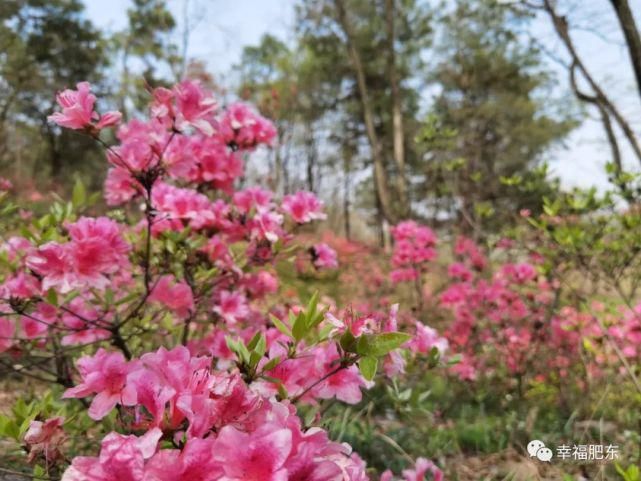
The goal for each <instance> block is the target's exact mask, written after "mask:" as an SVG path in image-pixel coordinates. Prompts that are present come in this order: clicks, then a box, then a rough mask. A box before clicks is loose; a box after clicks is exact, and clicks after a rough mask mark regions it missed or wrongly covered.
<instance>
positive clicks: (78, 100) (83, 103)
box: [48, 82, 122, 130]
mask: <svg viewBox="0 0 641 481" xmlns="http://www.w3.org/2000/svg"><path fill="white" fill-rule="evenodd" d="M76 89H77V90H71V89H67V90H63V91H62V92H60V93H59V94H58V95H57V96H56V101H57V102H58V105H60V107H62V112H56V113H54V114H52V115H50V116H49V117H48V120H49V121H50V122H55V123H56V124H58V125H60V126H61V127H67V128H69V129H74V130H80V129H84V128H87V127H95V128H96V129H102V128H105V127H110V126H113V125H116V124H117V123H118V122H120V118H121V117H122V114H121V113H120V112H107V113H106V114H104V115H103V116H102V118H99V116H98V113H97V112H95V111H94V104H95V103H96V96H95V95H93V94H92V93H91V85H90V84H89V82H80V83H78V84H77V85H76ZM98 119H99V120H98ZM95 120H98V122H97V123H95V124H94V123H93V122H94V121H95Z"/></svg>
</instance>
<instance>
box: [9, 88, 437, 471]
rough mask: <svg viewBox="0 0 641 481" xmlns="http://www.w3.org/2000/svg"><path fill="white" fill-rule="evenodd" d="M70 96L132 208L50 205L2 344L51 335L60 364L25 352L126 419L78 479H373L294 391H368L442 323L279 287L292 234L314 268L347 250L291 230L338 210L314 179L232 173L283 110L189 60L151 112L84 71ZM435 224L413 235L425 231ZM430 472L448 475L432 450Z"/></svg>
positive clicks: (12, 352) (30, 342)
mask: <svg viewBox="0 0 641 481" xmlns="http://www.w3.org/2000/svg"><path fill="white" fill-rule="evenodd" d="M58 104H59V106H60V111H59V112H56V113H55V114H53V115H52V116H51V117H50V120H51V121H52V122H54V123H56V124H58V125H59V126H62V127H65V128H70V129H76V130H79V131H81V132H83V133H85V134H86V135H88V136H90V137H93V138H95V139H96V141H98V142H100V143H101V144H102V145H104V146H105V149H106V158H107V162H108V164H109V170H108V173H107V177H106V180H105V185H104V197H105V200H106V202H107V204H108V205H111V206H118V207H119V208H120V210H119V211H117V212H115V213H113V214H112V213H108V214H106V215H102V216H99V217H91V216H89V215H87V214H86V213H84V215H79V214H77V213H76V212H74V211H73V210H70V209H71V207H69V208H67V207H65V208H64V209H63V208H57V207H55V206H54V207H55V208H52V211H51V213H50V214H49V215H47V216H45V217H43V218H41V219H39V220H37V221H36V222H34V223H33V224H32V226H30V227H28V228H25V229H23V230H22V231H21V235H20V236H14V237H11V238H9V239H6V240H5V241H4V242H3V244H2V245H1V246H0V255H2V256H3V259H4V260H5V261H6V262H5V264H6V265H7V266H9V269H8V271H7V272H6V273H5V275H4V277H3V279H2V282H1V283H0V355H4V356H11V357H12V359H13V361H16V362H20V360H22V359H28V357H29V353H30V351H31V350H32V349H49V350H51V352H52V357H51V359H52V360H53V361H52V363H51V364H43V363H31V364H28V365H27V366H26V367H24V369H29V370H30V371H31V375H33V376H35V377H38V378H39V379H43V380H48V381H49V382H52V383H54V382H56V383H59V384H62V385H64V387H65V388H66V391H65V393H64V398H66V399H71V398H77V399H82V401H83V402H84V403H86V405H87V406H88V411H87V412H88V416H89V417H90V418H91V419H93V420H94V421H96V422H97V423H99V422H101V421H103V420H104V419H106V418H107V417H108V416H109V415H110V413H114V412H115V415H116V416H117V419H118V428H119V429H118V431H119V432H111V433H108V434H107V435H106V436H105V437H104V439H103V440H102V443H101V449H100V452H99V454H98V456H97V457H93V456H80V457H76V458H74V459H73V460H72V462H71V466H69V467H68V468H67V469H66V471H65V472H64V475H63V479H64V480H67V481H71V480H77V481H79V480H92V481H93V480H114V481H115V480H123V479H128V480H145V481H147V480H172V481H177V480H192V479H202V480H219V479H220V480H227V481H230V480H240V479H243V480H274V481H276V480H278V481H280V480H285V479H292V480H294V479H315V480H319V481H322V480H327V481H330V480H364V479H368V478H367V475H366V471H365V464H364V462H363V461H362V460H361V459H360V458H359V457H358V456H357V455H356V454H354V453H352V452H351V449H350V448H349V446H347V445H344V444H337V443H334V442H332V441H330V440H329V439H328V437H327V434H326V433H325V432H324V431H323V430H321V429H319V428H313V427H312V428H308V427H303V426H302V424H301V421H300V420H299V418H298V416H297V414H296V407H297V405H299V404H300V403H307V404H317V403H319V402H320V401H321V400H324V399H338V400H340V401H343V402H347V403H357V402H359V401H360V400H361V396H362V394H361V389H362V388H368V387H370V386H371V385H372V381H371V380H372V378H373V377H374V375H375V374H376V371H377V366H378V360H379V359H383V366H384V371H385V373H386V374H387V375H394V374H398V373H400V372H402V370H403V366H404V359H403V356H402V354H401V353H400V352H399V350H398V349H399V348H400V347H401V346H407V347H410V346H414V347H413V349H414V350H415V351H417V352H420V351H421V350H425V349H428V345H429V347H430V348H431V345H432V344H434V342H436V341H435V339H432V338H431V337H430V336H432V333H430V332H425V331H421V332H420V335H419V336H418V338H417V339H416V340H411V339H410V336H409V335H405V334H402V333H400V332H397V327H398V326H397V322H396V315H397V314H396V308H394V309H392V312H391V313H390V314H381V315H380V316H378V317H376V318H369V317H367V316H355V315H354V316H351V317H350V316H346V315H345V313H344V312H340V311H339V310H338V309H336V308H335V307H333V306H330V305H324V304H322V303H318V298H317V297H313V298H312V300H311V301H310V303H309V304H308V305H307V307H305V306H303V305H301V303H300V302H299V300H298V299H295V298H291V299H290V300H289V302H285V303H280V304H279V303H277V302H275V300H276V299H277V295H276V294H277V293H278V290H279V279H278V277H277V274H276V273H277V270H276V263H277V262H281V261H283V257H285V255H284V254H283V255H282V253H288V252H291V250H292V249H297V248H298V249H299V250H300V251H301V252H303V253H305V256H306V259H307V262H309V264H310V266H312V267H313V269H314V270H320V269H334V268H336V267H337V266H338V256H337V254H336V252H335V251H334V250H333V249H332V248H331V247H330V246H329V245H328V244H326V243H323V242H312V243H310V245H308V246H300V247H297V244H296V242H295V241H296V237H295V235H294V231H295V230H296V227H298V226H300V225H302V224H307V223H310V222H313V221H316V220H322V219H324V218H325V214H324V212H323V208H324V206H323V203H322V202H321V201H320V200H319V199H318V198H317V197H316V196H315V195H314V194H312V193H310V192H297V193H293V194H289V195H286V196H285V197H284V198H283V199H282V200H281V201H279V200H278V199H276V198H275V197H274V196H273V194H272V193H271V192H269V191H266V190H264V189H262V188H260V187H246V188H243V189H237V185H238V179H239V178H240V177H241V176H242V174H243V161H242V159H243V157H242V156H243V155H247V154H249V153H250V152H252V151H253V150H255V149H257V148H259V147H261V146H269V145H270V144H271V143H272V142H273V140H274V137H275V133H276V131H275V128H274V127H273V125H272V124H271V123H270V122H269V121H268V120H266V119H265V118H263V117H261V116H260V115H259V114H257V113H256V112H254V111H253V110H252V109H251V108H250V107H249V106H247V105H244V104H232V105H229V106H227V107H225V108H222V107H221V106H220V105H219V104H218V103H217V102H216V99H215V98H214V96H213V95H212V93H211V92H209V91H207V90H206V89H204V88H203V87H202V86H201V85H200V84H199V83H198V82H193V81H189V80H185V81H183V82H181V83H180V84H178V85H176V86H175V87H174V88H172V89H166V88H157V89H154V90H153V91H152V92H151V104H150V109H149V118H148V119H147V120H140V119H133V120H130V121H129V122H127V123H123V124H121V123H120V122H121V115H120V114H119V113H117V112H108V113H105V114H102V115H101V114H99V113H98V112H97V111H96V97H95V96H94V95H93V94H92V93H91V86H90V85H89V84H88V83H86V82H82V83H79V84H78V85H77V89H76V90H65V91H63V92H61V93H60V94H59V95H58ZM106 128H114V129H115V138H116V139H117V142H116V144H115V145H108V144H107V142H105V141H104V140H103V137H104V136H101V131H102V130H103V129H106ZM74 196H75V195H74ZM80 197H82V196H80ZM75 202H76V201H75V200H74V203H75ZM81 204H82V202H81ZM135 206H139V207H140V208H133V207H135ZM83 208H84V207H83V206H82V205H81V206H80V207H79V209H83ZM424 234H425V233H424V232H422V231H421V229H418V233H415V234H413V237H412V238H413V240H412V242H418V243H422V245H425V243H426V242H428V241H427V240H426V239H425V235H424ZM428 243H429V242H428ZM287 255H289V254H287ZM421 255H422V256H423V257H425V256H426V255H427V254H425V253H423V254H421ZM428 257H429V256H428ZM330 307H331V308H332V311H331V312H333V313H334V315H332V314H331V313H330ZM432 337H434V336H432ZM159 345H160V346H164V347H160V348H156V347H157V346H159ZM149 346H154V347H152V349H153V350H152V351H151V352H145V350H148V349H150V348H149ZM21 368H22V367H21ZM63 423H64V421H63V419H62V418H61V417H55V418H50V419H47V420H40V419H39V420H37V421H32V423H31V425H30V428H29V432H28V435H26V436H24V443H25V446H26V447H27V450H28V452H29V453H30V459H31V460H32V461H34V462H38V461H42V460H44V462H45V465H46V466H47V467H51V466H57V465H63V466H64V464H65V462H66V460H67V458H66V456H65V455H64V454H63V453H64V444H65V440H66V436H65V434H64V430H63V427H64V424H63ZM240 448H242V449H240ZM421 463H422V461H421ZM421 466H422V465H421ZM419 469H423V468H421V467H419V466H418V465H417V472H418V470H419ZM423 472H424V473H427V472H429V473H431V475H432V477H434V478H435V479H440V478H438V477H437V476H438V471H437V470H436V468H434V469H431V468H430V469H428V470H427V471H425V470H424V471H423ZM417 476H418V475H417ZM416 479H419V478H418V477H417V478H416ZM420 479H423V478H420Z"/></svg>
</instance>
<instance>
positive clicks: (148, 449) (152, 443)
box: [62, 428, 162, 481]
mask: <svg viewBox="0 0 641 481" xmlns="http://www.w3.org/2000/svg"><path fill="white" fill-rule="evenodd" d="M161 437H162V431H161V430H160V429H158V428H154V429H151V430H150V431H147V433H145V435H144V436H141V437H139V438H138V437H136V436H124V435H122V434H118V433H110V434H108V435H107V436H106V437H105V438H104V439H103V440H102V447H101V449H100V456H99V457H97V458H96V457H87V456H78V457H76V458H74V459H73V461H72V463H71V466H69V468H67V470H66V471H65V472H64V474H63V475H62V481H143V478H144V475H145V460H146V459H149V458H151V457H152V456H153V455H154V453H155V451H156V447H157V445H158V441H159V440H160V438H161Z"/></svg>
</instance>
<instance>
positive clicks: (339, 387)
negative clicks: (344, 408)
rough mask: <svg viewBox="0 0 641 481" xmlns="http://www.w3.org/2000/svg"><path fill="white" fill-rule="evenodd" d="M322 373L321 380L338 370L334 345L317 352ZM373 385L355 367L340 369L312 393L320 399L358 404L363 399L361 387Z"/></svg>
mask: <svg viewBox="0 0 641 481" xmlns="http://www.w3.org/2000/svg"><path fill="white" fill-rule="evenodd" d="M317 359H318V360H319V362H320V364H321V366H322V371H321V373H320V376H319V378H322V377H324V376H325V375H327V374H329V373H331V372H333V371H334V370H336V368H337V363H336V361H337V360H338V352H337V351H336V346H335V345H334V344H329V345H327V346H326V347H324V348H323V349H318V350H317ZM371 386H372V383H368V382H366V381H365V380H364V379H363V377H362V376H361V375H360V373H359V372H358V369H357V368H356V367H355V366H349V367H347V368H344V369H340V370H338V371H337V372H336V374H333V375H331V376H330V377H328V378H327V379H325V380H324V381H323V382H321V383H320V384H318V386H316V387H315V388H314V389H313V390H312V391H313V394H314V396H316V397H318V398H320V399H331V398H333V397H336V399H338V400H340V401H343V402H346V403H348V404H357V403H359V402H360V400H361V399H362V393H361V387H371Z"/></svg>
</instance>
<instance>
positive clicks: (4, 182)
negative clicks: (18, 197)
mask: <svg viewBox="0 0 641 481" xmlns="http://www.w3.org/2000/svg"><path fill="white" fill-rule="evenodd" d="M11 189H13V183H12V182H11V181H10V180H9V179H6V178H5V177H0V192H8V191H10V190H11Z"/></svg>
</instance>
